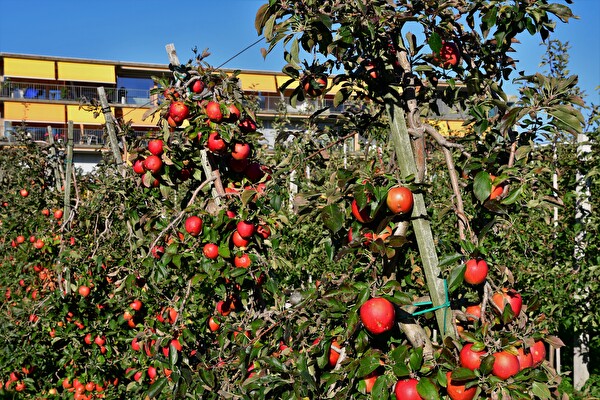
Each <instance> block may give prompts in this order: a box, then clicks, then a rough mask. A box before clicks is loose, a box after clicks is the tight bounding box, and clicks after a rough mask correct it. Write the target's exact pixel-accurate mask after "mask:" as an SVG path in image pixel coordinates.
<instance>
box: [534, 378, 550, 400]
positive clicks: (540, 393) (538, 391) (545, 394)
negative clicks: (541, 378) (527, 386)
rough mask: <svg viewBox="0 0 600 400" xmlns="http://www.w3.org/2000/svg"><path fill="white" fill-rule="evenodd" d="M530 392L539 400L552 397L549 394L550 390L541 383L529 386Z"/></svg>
mask: <svg viewBox="0 0 600 400" xmlns="http://www.w3.org/2000/svg"><path fill="white" fill-rule="evenodd" d="M531 391H532V392H533V394H535V395H536V396H537V397H539V398H540V399H543V400H544V399H550V398H551V397H552V395H551V394H550V389H548V385H546V384H544V383H541V382H533V384H532V385H531Z"/></svg>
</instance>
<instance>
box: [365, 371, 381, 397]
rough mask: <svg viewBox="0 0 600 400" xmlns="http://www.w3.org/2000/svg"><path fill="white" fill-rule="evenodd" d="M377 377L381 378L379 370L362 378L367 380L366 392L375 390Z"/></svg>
mask: <svg viewBox="0 0 600 400" xmlns="http://www.w3.org/2000/svg"><path fill="white" fill-rule="evenodd" d="M377 378H379V374H378V373H377V371H373V372H371V373H370V374H369V375H367V376H365V377H364V378H363V379H362V380H363V381H364V382H365V393H371V392H372V391H373V386H375V382H376V381H377Z"/></svg>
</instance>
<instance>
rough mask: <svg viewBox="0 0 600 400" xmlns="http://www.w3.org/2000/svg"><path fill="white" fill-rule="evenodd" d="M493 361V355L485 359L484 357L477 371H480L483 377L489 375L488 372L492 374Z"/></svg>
mask: <svg viewBox="0 0 600 400" xmlns="http://www.w3.org/2000/svg"><path fill="white" fill-rule="evenodd" d="M495 360H496V359H495V358H494V356H493V355H491V354H490V355H488V356H486V357H484V358H483V359H482V360H481V366H480V367H479V370H480V371H481V373H482V374H483V375H487V374H489V373H490V372H492V368H493V367H494V361H495Z"/></svg>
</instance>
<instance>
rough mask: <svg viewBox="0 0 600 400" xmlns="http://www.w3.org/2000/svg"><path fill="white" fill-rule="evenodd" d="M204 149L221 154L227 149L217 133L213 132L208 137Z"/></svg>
mask: <svg viewBox="0 0 600 400" xmlns="http://www.w3.org/2000/svg"><path fill="white" fill-rule="evenodd" d="M206 147H208V149H209V150H210V151H212V152H213V153H222V152H223V151H224V150H225V149H226V148H227V143H225V141H224V140H223V138H222V137H221V135H219V132H217V131H213V132H211V133H210V134H209V135H208V140H207V141H206Z"/></svg>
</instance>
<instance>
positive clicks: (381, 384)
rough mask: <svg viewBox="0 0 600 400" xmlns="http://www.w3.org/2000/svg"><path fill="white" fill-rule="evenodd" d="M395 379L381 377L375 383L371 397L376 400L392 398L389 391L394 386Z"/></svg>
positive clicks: (387, 376) (385, 376)
mask: <svg viewBox="0 0 600 400" xmlns="http://www.w3.org/2000/svg"><path fill="white" fill-rule="evenodd" d="M393 379H394V378H393V377H392V376H390V375H381V376H380V377H379V378H377V380H376V381H375V384H374V385H373V390H372V391H371V395H372V396H373V398H374V399H378V400H387V399H388V398H389V396H390V390H389V389H388V388H389V387H390V386H391V385H392V384H393Z"/></svg>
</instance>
